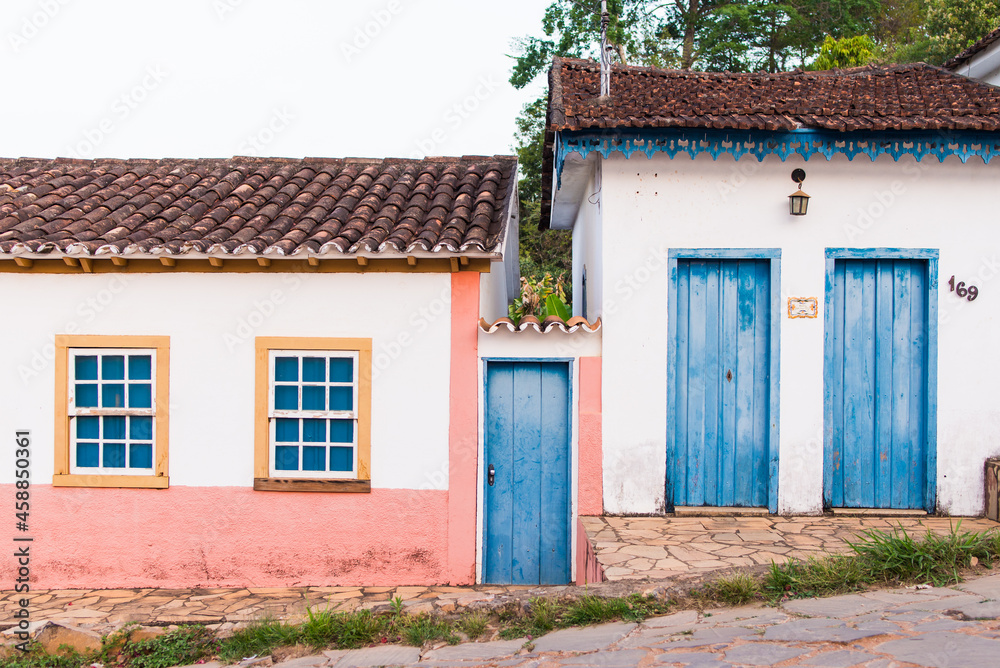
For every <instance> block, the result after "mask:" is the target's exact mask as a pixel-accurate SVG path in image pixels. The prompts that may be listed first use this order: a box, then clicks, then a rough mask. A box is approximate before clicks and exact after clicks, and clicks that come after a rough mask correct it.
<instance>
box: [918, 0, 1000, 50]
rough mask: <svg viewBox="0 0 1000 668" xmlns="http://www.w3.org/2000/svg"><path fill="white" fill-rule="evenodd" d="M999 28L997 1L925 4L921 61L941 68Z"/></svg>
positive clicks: (931, 1)
mask: <svg viewBox="0 0 1000 668" xmlns="http://www.w3.org/2000/svg"><path fill="white" fill-rule="evenodd" d="M998 24H1000V0H928V2H927V36H928V39H927V42H926V51H925V52H924V53H923V54H919V52H918V54H919V55H922V56H923V58H924V59H925V60H926V61H927V62H929V63H931V64H933V65H940V64H941V63H943V62H944V61H946V60H948V59H949V58H952V57H954V56H957V55H958V54H959V53H961V52H962V51H965V50H966V49H967V48H969V47H970V46H972V45H973V44H975V43H976V42H978V41H979V40H980V39H981V38H983V37H985V36H986V34H987V33H989V32H990V31H992V30H993V29H994V28H996V27H997V25H998Z"/></svg>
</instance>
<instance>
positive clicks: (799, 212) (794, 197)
mask: <svg viewBox="0 0 1000 668" xmlns="http://www.w3.org/2000/svg"><path fill="white" fill-rule="evenodd" d="M805 180H806V172H805V170H804V169H796V170H794V171H793V172H792V181H795V182H796V183H798V184H799V189H798V190H796V191H795V192H793V193H792V194H791V195H789V196H788V213H790V214H792V215H793V216H804V215H806V211H808V210H809V195H807V194H805V193H804V192H802V182H803V181H805Z"/></svg>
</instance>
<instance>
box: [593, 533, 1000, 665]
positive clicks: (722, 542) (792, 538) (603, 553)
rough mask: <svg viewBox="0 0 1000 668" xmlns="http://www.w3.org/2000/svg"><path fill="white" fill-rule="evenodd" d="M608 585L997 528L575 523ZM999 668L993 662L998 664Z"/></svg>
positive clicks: (682, 576) (685, 577) (698, 575)
mask: <svg viewBox="0 0 1000 668" xmlns="http://www.w3.org/2000/svg"><path fill="white" fill-rule="evenodd" d="M580 519H581V520H582V521H583V525H584V527H585V528H586V530H587V536H588V537H589V538H590V542H591V544H592V545H594V549H595V552H596V555H597V560H598V561H599V562H600V564H601V566H602V567H603V568H604V574H605V577H607V579H609V580H633V579H640V580H641V579H654V580H655V579H667V578H669V579H671V580H673V581H675V582H677V581H683V580H690V579H697V578H701V577H703V576H705V575H706V574H708V573H711V572H712V571H716V570H720V569H728V568H734V567H747V566H761V565H768V564H770V563H771V561H772V560H774V561H776V562H778V563H783V562H785V561H787V560H788V559H791V558H799V559H805V558H807V557H818V556H822V555H824V554H833V553H837V552H845V551H848V550H849V549H850V548H848V546H847V544H846V542H845V541H847V540H852V539H853V538H854V537H855V536H857V535H858V534H859V533H861V532H862V531H865V530H867V529H880V530H891V529H893V528H895V527H898V526H902V527H903V528H904V529H905V530H906V531H907V532H909V533H922V532H925V531H934V532H936V533H947V532H948V531H950V530H951V527H952V526H953V525H957V524H958V522H959V521H961V523H962V524H961V529H962V530H963V531H986V530H989V529H996V528H998V527H1000V525H998V524H997V523H996V522H993V521H991V520H987V519H982V518H947V517H924V518H912V517H836V516H834V517H831V516H828V515H827V516H816V517H778V516H774V515H767V516H760V517H731V516H730V517H582V518H580ZM996 665H997V666H998V667H1000V659H998V661H997V664H996Z"/></svg>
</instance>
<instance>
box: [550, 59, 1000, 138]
mask: <svg viewBox="0 0 1000 668" xmlns="http://www.w3.org/2000/svg"><path fill="white" fill-rule="evenodd" d="M549 83H550V89H551V98H550V104H549V119H548V127H549V130H550V131H553V130H585V129H597V128H601V129H603V128H616V127H628V128H670V127H685V128H717V129H743V130H753V129H757V130H793V129H795V128H798V127H802V126H805V127H814V128H821V129H829V130H838V131H852V130H898V129H911V130H920V129H955V130H964V129H977V130H990V131H996V130H1000V89H998V88H994V87H993V86H988V85H986V84H982V83H979V82H977V81H973V80H971V79H967V78H965V77H962V76H959V75H956V74H953V73H951V72H948V71H946V70H944V69H941V68H938V67H932V66H930V65H926V64H924V63H914V64H909V65H896V66H893V67H862V68H854V69H850V70H832V71H826V72H802V71H795V72H781V73H778V74H764V73H754V74H731V73H728V72H723V73H719V72H714V73H713V72H689V71H683V70H663V69H654V68H648V67H618V66H616V67H614V68H613V70H612V75H611V96H610V98H608V99H606V100H602V99H598V95H599V92H600V66H599V65H598V64H597V63H595V62H593V61H588V60H572V59H560V58H557V59H555V62H554V64H553V66H552V70H551V73H550V75H549Z"/></svg>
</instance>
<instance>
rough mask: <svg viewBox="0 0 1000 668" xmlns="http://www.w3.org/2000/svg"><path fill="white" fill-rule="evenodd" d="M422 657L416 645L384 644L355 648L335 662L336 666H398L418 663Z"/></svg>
mask: <svg viewBox="0 0 1000 668" xmlns="http://www.w3.org/2000/svg"><path fill="white" fill-rule="evenodd" d="M419 659H420V650H419V649H417V648H416V647H403V646H402V645H383V646H382V647H368V648H366V649H354V650H351V651H350V652H348V653H347V654H345V655H344V656H342V657H341V658H340V660H339V661H337V663H335V664H333V665H334V666H335V667H336V668H373V667H374V666H396V665H400V664H407V663H416V662H417V661H418V660H419Z"/></svg>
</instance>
